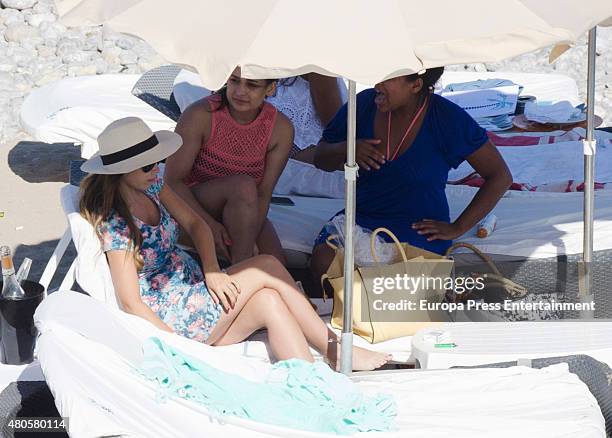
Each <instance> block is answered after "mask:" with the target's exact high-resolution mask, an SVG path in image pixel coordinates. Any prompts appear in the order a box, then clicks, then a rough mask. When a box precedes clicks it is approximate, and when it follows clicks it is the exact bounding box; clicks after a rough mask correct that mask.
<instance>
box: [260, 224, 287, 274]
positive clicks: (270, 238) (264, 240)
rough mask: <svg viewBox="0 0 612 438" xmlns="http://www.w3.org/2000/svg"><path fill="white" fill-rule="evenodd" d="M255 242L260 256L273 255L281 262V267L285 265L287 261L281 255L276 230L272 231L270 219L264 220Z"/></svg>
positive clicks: (272, 226) (281, 249) (281, 251)
mask: <svg viewBox="0 0 612 438" xmlns="http://www.w3.org/2000/svg"><path fill="white" fill-rule="evenodd" d="M256 242H257V248H258V249H259V253H260V254H269V255H273V256H274V257H276V258H277V259H278V261H279V262H281V264H282V265H283V266H286V265H287V260H286V259H285V254H283V248H282V246H281V242H280V239H279V238H278V234H276V230H275V229H274V225H272V222H270V219H268V218H266V219H265V220H264V223H263V225H262V227H261V231H260V232H259V236H257V240H256Z"/></svg>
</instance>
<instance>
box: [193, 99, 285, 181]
mask: <svg viewBox="0 0 612 438" xmlns="http://www.w3.org/2000/svg"><path fill="white" fill-rule="evenodd" d="M220 101H221V96H219V95H212V96H210V97H209V98H208V102H209V104H210V106H211V108H217V107H218V106H219V103H220ZM276 114H277V112H276V108H275V107H274V106H272V105H271V104H269V103H268V102H264V105H263V107H262V109H261V111H260V113H259V114H258V115H257V117H256V118H255V120H253V121H252V122H250V123H248V124H246V125H241V124H239V123H238V122H236V121H235V120H234V119H233V118H232V116H231V115H230V113H229V110H228V108H227V106H225V107H224V108H222V109H220V110H215V111H212V112H211V130H210V137H209V139H208V141H207V142H206V143H204V144H203V145H202V147H201V148H200V152H199V153H198V155H197V157H196V159H195V161H194V162H193V167H192V168H191V173H190V174H189V177H188V178H187V180H186V181H185V182H186V183H187V185H190V186H191V185H194V184H199V183H202V182H205V181H209V180H211V179H215V178H220V177H222V176H230V175H248V176H250V177H252V178H253V179H254V180H255V182H256V183H257V184H259V183H260V182H261V180H262V179H263V176H264V169H265V161H266V152H267V149H268V144H269V143H270V137H271V136H272V129H273V128H274V123H275V121H276Z"/></svg>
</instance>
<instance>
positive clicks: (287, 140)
mask: <svg viewBox="0 0 612 438" xmlns="http://www.w3.org/2000/svg"><path fill="white" fill-rule="evenodd" d="M292 145H293V124H292V123H291V121H290V120H289V119H288V118H287V116H285V115H284V114H283V113H281V112H280V111H279V112H278V114H277V115H276V122H275V123H274V129H273V130H272V138H271V141H270V146H271V147H276V146H281V147H288V148H289V149H291V146H292Z"/></svg>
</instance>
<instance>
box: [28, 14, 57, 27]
mask: <svg viewBox="0 0 612 438" xmlns="http://www.w3.org/2000/svg"><path fill="white" fill-rule="evenodd" d="M55 20H56V17H55V15H53V14H52V13H50V12H47V13H45V14H32V15H30V16H28V17H27V18H26V22H27V23H28V24H29V25H30V26H34V27H39V26H40V25H41V24H42V23H43V22H48V23H53V22H54V21H55Z"/></svg>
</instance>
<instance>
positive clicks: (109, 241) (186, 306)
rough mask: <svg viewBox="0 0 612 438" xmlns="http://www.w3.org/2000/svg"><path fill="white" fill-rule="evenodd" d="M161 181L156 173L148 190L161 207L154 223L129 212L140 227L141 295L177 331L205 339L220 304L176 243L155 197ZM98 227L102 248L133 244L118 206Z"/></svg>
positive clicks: (173, 228) (175, 230)
mask: <svg viewBox="0 0 612 438" xmlns="http://www.w3.org/2000/svg"><path fill="white" fill-rule="evenodd" d="M162 184H163V182H162V180H161V179H160V178H159V177H158V178H157V179H156V181H155V182H154V183H153V184H152V185H151V187H149V189H148V190H147V192H146V194H147V196H149V198H151V200H152V201H153V202H155V204H156V205H157V207H158V208H159V212H160V221H159V224H158V225H157V226H152V225H149V224H146V223H144V222H142V221H141V220H140V219H138V218H137V217H133V219H134V223H135V224H136V226H137V227H138V228H139V229H140V232H141V233H142V247H141V248H140V255H141V256H142V258H143V260H144V266H143V268H142V270H141V271H140V272H139V273H138V281H139V284H140V296H141V298H142V301H143V302H144V303H145V304H146V305H148V306H149V307H150V308H151V310H153V312H155V313H156V314H157V316H159V318H160V319H161V320H162V321H164V322H165V323H166V324H167V325H168V326H170V328H172V329H173V330H174V332H175V333H177V334H179V335H182V336H185V337H187V338H190V339H194V340H196V341H200V342H205V341H206V339H208V336H210V333H211V331H212V329H213V328H214V326H215V324H216V323H217V321H218V320H219V317H220V316H221V309H222V308H221V305H217V304H215V302H214V301H213V299H212V297H211V296H210V293H209V292H208V289H207V287H206V283H205V281H204V275H203V273H202V269H200V266H199V265H198V263H197V262H196V261H195V260H194V259H193V258H191V257H190V256H189V255H188V254H187V253H186V252H184V251H183V250H181V249H180V248H179V247H178V246H176V243H177V241H178V237H179V227H178V223H177V222H176V220H174V218H172V216H170V213H168V211H167V210H166V208H165V207H164V206H163V204H162V203H161V202H160V200H159V192H160V191H161V188H162ZM98 230H99V232H100V237H101V243H102V250H103V251H104V252H106V251H111V250H126V251H130V250H131V249H132V247H133V243H132V240H131V238H130V234H129V229H128V226H127V222H126V221H125V219H123V217H121V216H119V214H117V213H116V212H113V214H111V216H110V217H109V218H108V219H107V220H106V221H104V222H102V223H101V224H100V227H99V228H98Z"/></svg>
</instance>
